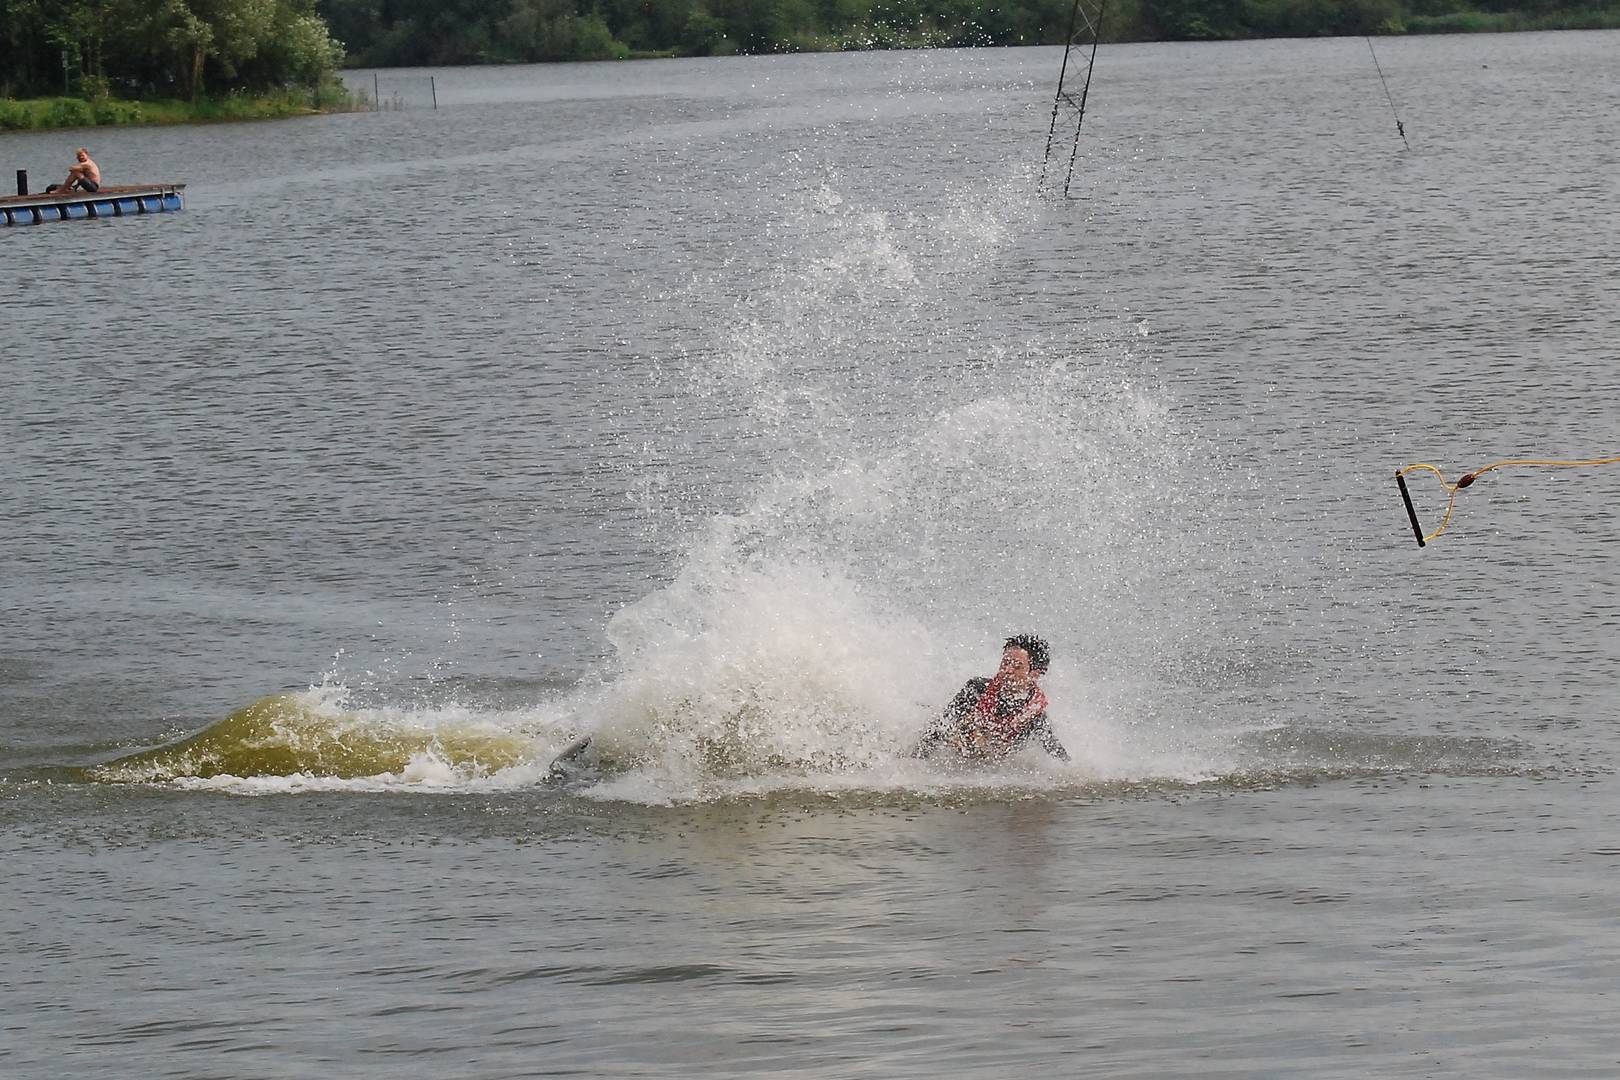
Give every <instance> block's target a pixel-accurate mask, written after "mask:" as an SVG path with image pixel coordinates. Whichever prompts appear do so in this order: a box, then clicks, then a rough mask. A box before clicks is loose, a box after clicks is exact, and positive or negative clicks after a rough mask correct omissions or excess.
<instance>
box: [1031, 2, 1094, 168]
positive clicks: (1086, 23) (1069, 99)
mask: <svg viewBox="0 0 1620 1080" xmlns="http://www.w3.org/2000/svg"><path fill="white" fill-rule="evenodd" d="M1105 3H1106V0H1074V7H1073V8H1072V9H1071V10H1070V11H1069V36H1068V39H1067V40H1066V41H1065V42H1064V45H1063V66H1062V67H1061V68H1060V69H1059V70H1058V86H1057V95H1056V96H1055V97H1054V98H1053V99H1052V126H1051V128H1050V129H1049V130H1048V131H1047V133H1046V153H1045V154H1044V155H1043V156H1042V157H1041V179H1040V186H1041V187H1042V188H1043V189H1044V188H1045V187H1046V170H1047V166H1048V165H1049V164H1050V163H1051V159H1052V144H1053V143H1054V142H1056V141H1057V123H1058V114H1059V113H1060V112H1062V110H1063V106H1065V105H1067V106H1068V107H1069V109H1070V111H1071V112H1072V113H1073V115H1074V145H1073V148H1072V149H1071V150H1070V151H1069V169H1068V172H1067V173H1066V174H1065V176H1064V178H1063V196H1064V198H1068V196H1069V185H1070V183H1071V182H1073V180H1074V162H1075V159H1076V158H1077V157H1078V156H1079V153H1080V127H1081V125H1083V124H1084V123H1085V122H1086V97H1087V95H1089V94H1090V92H1091V71H1092V68H1093V67H1094V66H1095V65H1096V62H1097V43H1098V41H1099V40H1100V39H1101V37H1102V18H1103V8H1104V5H1105ZM1076 51H1078V53H1079V58H1080V59H1083V60H1084V62H1085V69H1086V71H1085V76H1084V78H1083V79H1080V80H1079V81H1080V90H1079V92H1078V93H1076V92H1075V91H1073V90H1071V89H1070V88H1069V82H1070V81H1071V75H1070V71H1069V58H1070V56H1071V55H1072V54H1074V53H1075V52H1076ZM1080 59H1077V60H1076V61H1075V65H1074V66H1075V70H1076V77H1077V76H1078V70H1079V67H1080Z"/></svg>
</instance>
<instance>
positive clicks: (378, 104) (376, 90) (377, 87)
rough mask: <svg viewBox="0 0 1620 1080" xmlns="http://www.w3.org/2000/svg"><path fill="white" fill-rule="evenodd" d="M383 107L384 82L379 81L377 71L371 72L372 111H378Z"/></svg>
mask: <svg viewBox="0 0 1620 1080" xmlns="http://www.w3.org/2000/svg"><path fill="white" fill-rule="evenodd" d="M381 108H382V84H381V83H379V82H378V81H377V73H376V72H375V71H373V72H372V73H371V111H372V112H377V111H378V110H379V109H381Z"/></svg>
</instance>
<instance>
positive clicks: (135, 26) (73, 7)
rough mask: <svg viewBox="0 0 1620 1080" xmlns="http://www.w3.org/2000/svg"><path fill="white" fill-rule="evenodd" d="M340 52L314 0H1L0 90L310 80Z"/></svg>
mask: <svg viewBox="0 0 1620 1080" xmlns="http://www.w3.org/2000/svg"><path fill="white" fill-rule="evenodd" d="M343 60H344V49H343V46H342V45H341V44H339V43H338V42H337V41H335V40H334V39H333V38H332V34H331V31H330V30H329V29H328V28H327V24H326V20H325V19H324V18H322V17H321V15H320V14H319V13H318V12H317V11H316V10H315V0H0V98H10V97H32V96H46V95H61V96H66V97H84V98H89V99H97V98H106V97H109V96H110V97H118V98H185V99H196V98H198V97H199V96H204V95H208V94H219V93H225V92H228V91H234V90H246V91H261V90H279V89H284V88H286V87H288V86H293V85H296V86H304V87H311V88H317V87H320V86H321V85H322V84H323V83H327V82H330V81H331V80H332V79H333V78H334V77H335V75H336V73H337V70H338V69H339V68H340V67H341V66H342V64H343Z"/></svg>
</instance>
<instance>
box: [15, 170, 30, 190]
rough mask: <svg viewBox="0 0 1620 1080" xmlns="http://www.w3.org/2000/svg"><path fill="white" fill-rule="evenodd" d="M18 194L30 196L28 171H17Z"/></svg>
mask: <svg viewBox="0 0 1620 1080" xmlns="http://www.w3.org/2000/svg"><path fill="white" fill-rule="evenodd" d="M17 194H19V195H26V194H28V170H27V169H18V170H17Z"/></svg>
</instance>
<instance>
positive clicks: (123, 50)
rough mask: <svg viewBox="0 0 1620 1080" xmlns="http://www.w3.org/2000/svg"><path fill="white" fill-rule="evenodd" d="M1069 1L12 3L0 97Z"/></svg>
mask: <svg viewBox="0 0 1620 1080" xmlns="http://www.w3.org/2000/svg"><path fill="white" fill-rule="evenodd" d="M1090 2H1093V0H1088V3H1090ZM1071 7H1072V0H0V97H13V96H27V95H44V94H67V95H76V96H83V97H86V98H91V99H94V98H97V97H106V96H109V95H111V96H115V97H132V98H140V97H147V98H150V97H183V98H193V99H194V98H197V97H198V96H199V95H208V94H219V93H223V92H227V91H237V90H247V91H261V90H272V89H281V88H285V87H288V86H290V85H301V86H320V85H321V84H323V83H329V82H330V80H331V79H332V77H333V76H334V74H335V72H336V71H337V69H338V68H339V67H340V66H341V65H342V64H344V63H345V62H346V63H349V64H352V65H357V66H377V67H392V66H403V65H423V66H436V65H451V64H494V63H530V62H542V61H557V60H606V59H614V58H626V57H643V56H717V55H727V54H731V53H776V52H802V51H830V50H845V49H882V48H914V47H930V46H933V47H944V46H993V45H1050V44H1058V43H1061V42H1062V41H1063V40H1064V38H1065V37H1066V35H1067V33H1068V29H1069V15H1070V10H1071ZM1600 26H1620V0H1107V8H1106V17H1105V18H1104V20H1103V38H1104V40H1108V41H1157V40H1182V41H1184V40H1199V39H1226V38H1249V37H1310V36H1317V35H1359V34H1391V33H1394V34H1398V33H1406V32H1438V31H1448V30H1450V31H1466V30H1519V29H1558V28H1563V27H1600ZM340 42H341V43H342V44H340Z"/></svg>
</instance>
